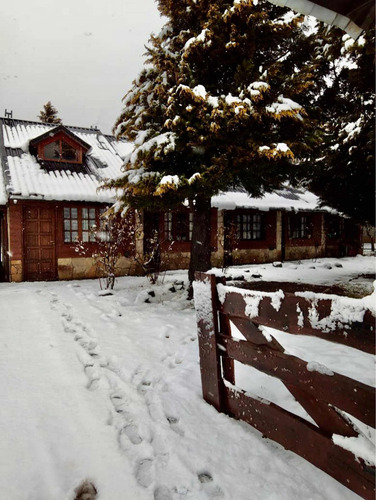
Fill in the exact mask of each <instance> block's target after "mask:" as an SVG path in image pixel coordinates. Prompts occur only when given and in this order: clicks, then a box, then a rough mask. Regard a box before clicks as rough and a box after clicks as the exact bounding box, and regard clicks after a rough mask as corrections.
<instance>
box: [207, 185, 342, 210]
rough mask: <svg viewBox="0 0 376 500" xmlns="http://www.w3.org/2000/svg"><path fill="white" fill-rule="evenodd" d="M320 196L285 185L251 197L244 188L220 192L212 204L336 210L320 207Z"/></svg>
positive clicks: (228, 207)
mask: <svg viewBox="0 0 376 500" xmlns="http://www.w3.org/2000/svg"><path fill="white" fill-rule="evenodd" d="M319 203H320V198H318V197H317V196H316V195H315V194H313V193H311V192H310V191H306V190H304V189H297V188H293V187H291V186H287V185H286V186H285V187H284V188H283V189H278V190H276V191H274V192H273V193H265V194H264V195H263V196H262V197H261V198H251V197H250V196H249V194H248V193H247V192H246V191H245V190H242V189H236V190H233V191H228V192H226V193H220V194H218V195H217V196H214V197H213V198H212V206H213V207H216V208H219V209H224V210H235V209H236V208H251V209H255V210H264V211H267V210H293V211H312V210H323V211H330V212H334V210H332V209H330V208H328V207H320V206H319Z"/></svg>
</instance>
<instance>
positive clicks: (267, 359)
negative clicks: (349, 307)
mask: <svg viewBox="0 0 376 500" xmlns="http://www.w3.org/2000/svg"><path fill="white" fill-rule="evenodd" d="M220 343H221V344H222V345H223V347H225V349H226V352H223V355H224V354H226V355H228V356H230V357H231V358H233V359H236V360H237V361H240V362H241V363H244V364H247V365H250V366H253V367H254V368H257V369H258V370H260V371H262V372H264V373H266V374H268V375H271V376H272V377H276V378H279V379H280V380H282V381H283V382H285V383H287V384H291V385H295V386H296V385H297V383H298V386H299V387H300V388H301V389H302V390H304V391H305V392H307V393H308V394H310V395H311V396H313V397H315V398H317V399H319V400H321V401H326V402H327V403H330V404H331V405H334V406H336V407H337V408H340V409H341V410H343V411H345V412H347V413H350V414H351V415H353V416H354V417H355V418H357V419H359V420H360V421H361V422H363V423H365V424H366V425H369V426H371V427H374V426H375V389H374V388H373V387H370V386H368V385H366V384H362V383H361V382H358V381H355V380H352V379H351V378H348V377H345V376H344V375H339V374H338V373H333V372H332V373H333V374H331V375H328V374H325V373H320V372H319V371H315V370H313V371H311V370H309V369H308V368H307V362H306V361H302V360H301V359H299V358H297V357H295V356H290V355H286V354H284V353H282V352H278V351H272V350H270V349H268V348H267V347H264V346H255V345H252V344H251V343H250V342H246V341H243V340H236V341H235V340H234V339H232V338H229V337H225V336H221V340H220ZM221 352H222V351H221Z"/></svg>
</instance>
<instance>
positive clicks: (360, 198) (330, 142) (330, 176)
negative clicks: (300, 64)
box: [311, 27, 375, 226]
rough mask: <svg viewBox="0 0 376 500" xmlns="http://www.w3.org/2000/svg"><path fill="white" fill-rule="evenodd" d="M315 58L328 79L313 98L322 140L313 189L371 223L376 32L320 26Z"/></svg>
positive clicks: (327, 201) (351, 213)
mask: <svg viewBox="0 0 376 500" xmlns="http://www.w3.org/2000/svg"><path fill="white" fill-rule="evenodd" d="M317 37H318V39H320V44H319V45H318V46H317V48H316V57H315V62H319V66H320V72H321V75H322V77H325V81H326V82H327V84H326V85H325V86H324V87H323V91H322V92H321V94H320V95H319V96H318V98H317V100H316V105H317V109H318V110H319V113H320V117H319V118H320V134H321V139H322V140H321V141H320V143H319V144H318V147H317V148H316V149H315V150H314V151H312V152H313V153H315V155H314V156H313V157H312V158H311V160H316V161H315V163H314V164H315V167H314V169H313V172H312V181H311V188H312V190H313V191H314V192H316V193H317V194H318V195H320V197H321V198H322V201H323V203H324V204H327V205H329V206H331V207H334V208H336V209H337V210H339V211H340V212H343V213H344V214H346V215H348V216H350V217H352V218H354V219H355V220H357V221H358V222H360V223H363V224H371V225H373V226H374V225H375V155H374V153H375V31H374V29H373V30H370V31H368V32H367V33H365V34H364V35H362V36H361V37H360V38H359V39H358V40H357V41H356V42H354V40H352V39H351V38H350V37H349V36H348V35H346V34H343V32H341V30H339V29H337V28H331V29H329V30H328V29H327V28H325V29H324V27H321V28H320V30H319V32H318V35H317Z"/></svg>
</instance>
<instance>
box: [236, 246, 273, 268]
mask: <svg viewBox="0 0 376 500" xmlns="http://www.w3.org/2000/svg"><path fill="white" fill-rule="evenodd" d="M232 259H233V265H235V266H239V265H242V264H263V263H265V262H274V261H276V260H280V259H281V251H280V250H277V249H275V250H269V249H268V248H258V249H248V250H233V251H232Z"/></svg>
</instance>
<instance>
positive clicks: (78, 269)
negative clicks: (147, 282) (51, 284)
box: [57, 257, 140, 280]
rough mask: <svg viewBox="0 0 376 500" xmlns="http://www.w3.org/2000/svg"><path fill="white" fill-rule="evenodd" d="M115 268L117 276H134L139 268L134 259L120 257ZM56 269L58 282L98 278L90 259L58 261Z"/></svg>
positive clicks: (138, 271)
mask: <svg viewBox="0 0 376 500" xmlns="http://www.w3.org/2000/svg"><path fill="white" fill-rule="evenodd" d="M116 267H117V273H116V275H117V276H127V275H131V276H134V275H137V274H139V273H140V269H139V266H138V265H137V263H136V262H135V261H134V259H129V258H126V257H121V258H120V259H119V261H118V263H117V266H116ZM57 269H58V277H59V280H72V279H73V280H79V279H90V278H98V277H99V276H98V271H97V267H96V265H95V262H94V259H93V258H92V257H75V258H67V259H58V261H57Z"/></svg>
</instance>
